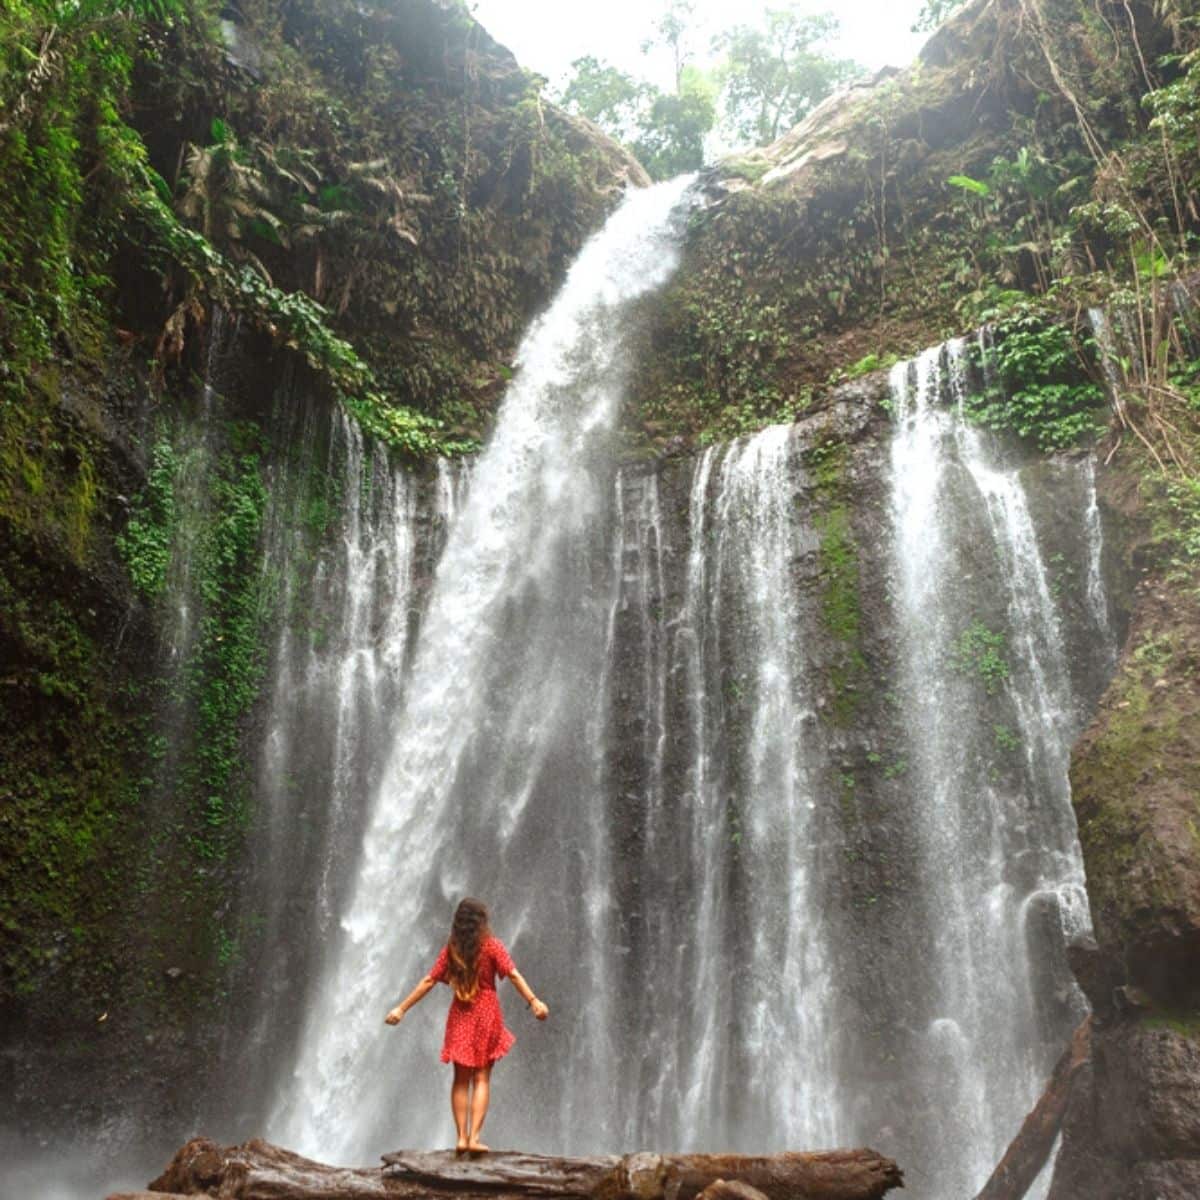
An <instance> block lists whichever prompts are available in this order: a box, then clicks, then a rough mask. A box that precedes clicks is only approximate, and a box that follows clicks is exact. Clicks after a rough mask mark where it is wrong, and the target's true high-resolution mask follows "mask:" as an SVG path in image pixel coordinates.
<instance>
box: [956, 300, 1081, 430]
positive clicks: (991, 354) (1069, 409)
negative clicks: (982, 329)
mask: <svg viewBox="0 0 1200 1200" xmlns="http://www.w3.org/2000/svg"><path fill="white" fill-rule="evenodd" d="M1090 348H1091V344H1090V340H1089V341H1086V342H1081V341H1080V339H1078V338H1077V337H1076V336H1075V335H1074V334H1073V332H1072V331H1071V330H1070V329H1069V328H1068V327H1067V326H1065V325H1063V324H1061V323H1060V322H1059V321H1057V320H1055V319H1053V318H1052V317H1049V316H1048V315H1047V314H1046V312H1045V311H1044V310H1043V309H1042V308H1040V307H1039V306H1037V305H1034V304H1021V305H1019V306H1017V307H1014V308H1012V309H1010V310H1008V311H1007V312H1005V313H1004V314H1003V315H1002V316H1001V317H1000V319H999V320H998V321H997V322H996V324H995V326H994V327H993V341H992V344H991V346H990V348H988V349H986V350H984V352H983V357H984V362H983V364H982V365H983V367H984V373H985V378H986V379H987V380H988V382H987V384H986V385H985V387H984V390H983V392H982V394H977V395H972V396H970V397H968V399H967V402H966V404H965V406H964V408H965V411H966V413H967V415H968V416H969V417H970V418H971V419H972V420H973V421H976V422H978V423H979V424H981V425H984V426H986V427H987V428H988V429H994V430H1007V431H1011V432H1013V433H1015V434H1017V435H1018V436H1019V437H1022V438H1026V439H1028V440H1029V441H1031V442H1033V443H1035V444H1036V445H1037V447H1038V448H1039V449H1040V450H1043V451H1051V450H1062V449H1065V448H1066V447H1068V446H1072V445H1074V444H1075V443H1076V442H1078V441H1079V440H1080V439H1081V438H1082V437H1084V436H1085V435H1086V434H1089V433H1095V432H1098V419H1097V418H1098V412H1097V410H1098V409H1099V407H1100V406H1101V405H1102V404H1103V402H1104V391H1103V389H1102V388H1101V387H1100V386H1099V385H1098V384H1096V383H1094V382H1092V381H1091V380H1090V379H1088V378H1087V377H1086V375H1085V374H1084V362H1085V359H1084V354H1085V353H1086V352H1087V351H1088V350H1090Z"/></svg>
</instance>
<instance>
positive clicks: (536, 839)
mask: <svg viewBox="0 0 1200 1200" xmlns="http://www.w3.org/2000/svg"><path fill="white" fill-rule="evenodd" d="M686 185H687V180H678V181H675V182H673V183H671V184H667V185H662V186H660V187H657V188H654V189H650V190H648V191H646V192H644V193H639V194H635V195H632V196H630V197H629V198H628V199H626V201H625V202H624V203H623V204H622V206H621V207H620V208H619V209H618V210H617V212H616V213H615V214H614V215H613V217H612V218H610V220H609V222H608V224H607V225H606V227H605V228H604V230H603V231H601V233H600V234H598V235H597V236H596V237H595V238H593V240H592V241H591V242H589V244H588V245H587V246H586V247H585V248H584V250H583V251H582V253H581V254H580V256H579V258H578V259H577V261H576V262H575V264H574V266H573V267H572V268H571V271H570V273H569V275H568V278H567V280H566V283H565V284H564V286H563V289H562V290H561V292H560V294H559V296H558V298H557V299H556V300H555V302H554V303H553V305H552V306H551V307H550V309H549V310H548V311H547V312H546V313H545V314H544V315H543V316H542V317H541V318H540V319H539V320H538V321H537V322H536V323H535V324H534V326H533V328H532V329H531V330H530V332H529V333H528V335H527V336H526V338H525V340H524V342H523V344H522V347H521V350H520V354H519V359H518V361H519V370H518V374H517V377H516V379H515V380H514V383H513V384H512V386H511V387H510V389H509V393H508V395H507V397H506V399H505V402H504V405H503V408H502V411H501V414H500V418H499V421H498V425H497V429H496V432H495V435H494V437H493V440H492V442H491V443H490V445H489V447H488V449H487V450H486V451H485V453H484V454H483V456H482V457H481V459H480V461H479V462H478V464H477V465H476V468H475V476H474V479H473V482H472V486H471V488H470V490H469V494H468V496H467V499H466V503H465V505H464V507H463V509H462V511H461V512H460V513H459V514H458V516H457V518H456V520H455V522H454V525H453V528H452V529H451V531H450V536H449V542H448V545H447V548H446V550H445V553H444V554H443V556H442V559H441V562H440V564H439V567H438V572H437V578H436V580H435V583H434V587H433V592H432V594H431V596H430V598H429V602H428V610H427V613H426V615H425V619H424V625H423V627H422V631H421V635H420V639H419V644H418V645H417V647H416V650H415V653H414V657H413V662H412V666H411V669H410V671H409V672H408V678H407V682H406V694H405V701H404V705H403V708H402V710H401V711H400V712H399V713H398V714H396V715H395V716H394V717H393V718H392V721H393V728H392V729H391V731H390V734H389V740H390V743H391V747H390V750H388V751H387V761H386V765H385V767H384V769H383V774H382V779H381V782H380V784H379V786H378V787H377V788H376V789H375V793H374V796H373V798H372V801H371V811H370V815H369V817H368V819H367V828H366V833H365V836H364V838H363V842H362V848H361V852H360V855H359V858H358V861H357V864H356V866H355V868H354V869H355V877H354V881H353V884H352V886H351V888H350V890H349V894H348V898H347V901H346V903H345V906H344V909H343V915H342V918H341V923H340V924H341V928H340V930H339V931H338V936H337V944H336V945H335V946H334V947H332V949H331V954H330V958H329V962H328V964H327V967H326V970H325V973H324V976H323V981H322V982H321V984H320V986H319V989H318V994H317V995H316V997H315V998H314V1000H313V1002H312V1003H311V1005H310V1007H309V1011H308V1014H307V1016H306V1020H305V1024H304V1031H303V1034H302V1036H301V1038H300V1043H299V1051H298V1055H297V1058H296V1062H295V1067H294V1071H293V1078H292V1081H291V1082H290V1086H286V1087H285V1088H284V1096H283V1101H282V1103H281V1104H280V1105H279V1107H278V1109H277V1111H276V1113H275V1115H274V1117H273V1118H272V1121H271V1131H272V1136H275V1137H277V1138H278V1139H279V1140H281V1141H284V1142H286V1143H288V1144H290V1145H295V1146H297V1147H298V1148H299V1149H301V1150H305V1151H310V1152H315V1153H320V1154H324V1155H326V1156H332V1157H334V1158H342V1157H345V1156H347V1155H351V1154H356V1153H357V1154H366V1153H369V1152H370V1151H372V1150H375V1151H377V1150H378V1148H379V1147H380V1146H381V1145H388V1144H392V1143H394V1142H395V1141H396V1139H397V1138H399V1137H401V1136H403V1137H405V1138H407V1139H408V1140H416V1141H427V1142H428V1141H433V1140H435V1139H436V1138H437V1134H438V1131H444V1129H445V1125H446V1118H445V1116H444V1112H443V1110H444V1107H445V1097H444V1096H443V1095H441V1091H442V1089H441V1088H438V1089H436V1094H435V1093H434V1091H433V1089H426V1088H422V1089H420V1092H419V1093H418V1094H417V1095H414V1090H415V1089H414V1088H413V1083H412V1081H413V1080H416V1079H421V1078H427V1077H428V1075H429V1072H428V1070H422V1069H421V1067H422V1064H426V1063H428V1062H429V1058H430V1050H429V1047H428V1046H426V1045H424V1044H422V1039H421V1036H420V1030H421V1028H422V1026H421V1025H420V1018H419V1017H418V1016H417V1015H416V1014H414V1016H413V1018H411V1019H410V1020H408V1021H407V1022H406V1023H405V1024H404V1025H402V1026H401V1027H400V1028H399V1029H397V1030H390V1029H387V1028H385V1027H384V1025H383V1024H382V1019H383V1014H384V1012H385V1011H386V1009H387V1008H388V1007H389V1006H390V1004H392V1003H394V1001H395V998H396V996H397V994H398V993H399V992H400V991H401V990H402V989H405V988H407V987H409V986H411V985H412V983H414V982H415V981H416V980H417V979H418V978H420V976H421V975H422V974H423V973H424V971H425V970H427V969H428V966H429V965H430V964H431V963H432V961H433V957H434V955H435V954H436V951H437V948H438V946H439V944H440V942H441V940H442V939H443V938H444V936H445V930H446V928H447V926H448V921H449V916H450V913H451V910H452V906H453V903H454V902H455V900H457V898H458V897H459V896H461V895H462V894H464V893H466V892H468V891H469V892H472V893H478V894H481V895H483V896H485V897H487V898H488V899H489V900H491V901H492V903H493V904H494V907H495V909H496V912H497V917H498V922H499V928H500V931H501V932H502V933H503V934H504V935H505V936H506V937H507V938H508V940H509V942H510V946H511V948H512V950H513V952H514V956H515V958H516V960H517V962H518V964H519V965H521V966H523V967H524V969H525V970H526V972H527V973H528V975H529V976H530V978H531V980H532V981H533V982H534V984H535V986H538V987H540V988H542V989H544V990H546V991H547V994H551V995H553V994H555V992H557V994H559V995H576V996H580V995H581V993H580V991H579V990H578V989H580V988H582V995H583V996H586V995H587V994H589V993H592V994H596V993H599V992H600V991H601V990H602V988H603V985H604V980H603V978H590V977H589V972H588V964H589V963H603V962H604V961H606V958H607V956H606V955H604V954H599V955H597V954H595V953H594V952H593V951H594V943H595V941H596V939H598V938H603V937H606V936H607V934H606V932H605V930H606V928H607V924H606V922H604V921H603V919H602V918H603V916H604V913H603V905H604V900H605V896H604V891H603V888H602V886H601V885H600V884H599V882H598V879H599V874H598V873H599V872H601V871H602V870H603V866H604V862H605V861H606V858H607V855H606V854H605V852H604V848H603V845H602V844H601V845H600V846H597V845H596V844H595V841H594V837H595V836H599V837H600V838H601V840H603V836H604V830H603V828H602V827H601V825H600V824H599V823H598V822H596V821H595V820H594V819H593V817H592V811H591V810H592V809H593V808H594V805H595V798H596V797H597V796H598V795H602V794H603V780H602V776H601V771H602V769H603V761H602V755H601V754H600V753H599V752H598V751H597V742H598V741H599V739H595V738H593V739H591V740H589V737H588V732H589V728H591V729H593V730H594V729H595V721H596V720H597V716H598V713H597V709H598V706H599V705H602V704H603V700H604V690H605V689H604V679H605V663H606V653H607V631H608V629H609V628H610V624H611V599H610V592H611V588H612V586H613V585H612V582H611V575H612V572H611V560H610V555H611V553H612V548H611V529H610V527H609V509H610V500H611V491H612V484H613V471H614V467H613V463H614V455H613V446H612V430H613V425H614V420H615V417H616V413H617V409H618V406H619V401H620V398H621V394H622V377H623V369H624V361H625V354H624V339H623V337H622V333H623V328H624V326H626V325H627V324H628V319H629V318H628V314H629V306H630V302H631V301H632V300H633V299H635V298H636V297H637V296H639V295H641V294H644V293H645V292H647V291H649V290H650V289H652V288H654V287H656V286H658V285H659V284H661V283H662V282H664V281H665V280H666V278H667V277H668V276H669V275H670V273H671V271H672V270H673V268H674V265H675V259H676V249H675V247H676V240H677V239H676V225H677V220H676V217H675V215H674V214H675V211H676V209H677V207H678V205H679V201H680V199H681V197H682V195H683V192H684V189H685V187H686ZM429 1007H430V1008H432V1005H431V1006H429ZM599 1011H600V1009H599V1006H591V1007H588V1006H583V1005H581V1006H580V1008H579V1009H577V1010H576V1011H574V1012H569V1013H563V1014H562V1015H561V1017H560V1020H559V1023H558V1025H557V1026H555V1025H553V1024H551V1025H550V1027H549V1029H548V1030H547V1031H546V1034H545V1035H543V1033H542V1030H541V1029H537V1030H534V1029H528V1028H527V1027H526V1026H525V1025H522V1024H518V1036H519V1037H521V1038H522V1039H524V1038H526V1037H528V1038H529V1040H530V1041H533V1040H534V1039H535V1038H540V1039H541V1047H540V1048H539V1054H538V1057H537V1060H536V1061H534V1060H533V1059H532V1057H531V1056H528V1055H527V1056H525V1057H524V1058H523V1059H519V1060H518V1061H519V1066H520V1068H521V1083H522V1085H523V1086H522V1087H521V1091H522V1093H523V1094H524V1095H526V1096H527V1097H528V1099H527V1100H526V1101H525V1103H526V1104H527V1105H528V1106H529V1107H530V1108H531V1109H533V1110H534V1112H536V1113H537V1114H538V1117H539V1118H540V1119H539V1120H536V1121H535V1120H527V1121H525V1122H523V1124H524V1125H525V1127H526V1128H528V1129H529V1130H530V1131H531V1132H532V1131H534V1130H537V1131H538V1138H537V1140H538V1141H539V1142H540V1143H541V1144H543V1145H545V1144H547V1143H549V1142H550V1141H552V1140H559V1138H560V1137H561V1139H562V1140H563V1141H565V1140H566V1139H567V1131H565V1130H562V1128H561V1121H562V1114H561V1111H560V1110H559V1108H558V1106H557V1105H554V1104H544V1103H541V1102H540V1097H542V1096H547V1095H549V1094H551V1093H550V1087H551V1086H552V1084H551V1082H550V1081H555V1083H557V1082H558V1081H559V1080H560V1078H561V1072H562V1068H563V1066H564V1065H565V1063H566V1061H568V1056H569V1055H571V1046H572V1043H574V1044H575V1046H576V1049H575V1051H574V1058H575V1060H576V1061H577V1060H578V1059H580V1058H582V1057H583V1056H584V1055H586V1054H587V1053H588V1049H589V1047H591V1046H595V1045H597V1044H600V1040H601V1038H602V1030H600V1029H598V1028H596V1025H597V1019H596V1018H597V1016H598V1014H599ZM420 1016H421V1017H426V1016H428V1017H429V1020H431V1021H433V1020H434V1018H433V1017H432V1016H431V1015H430V1014H429V1011H428V1009H426V1010H424V1011H422V1012H421V1014H420ZM539 1072H540V1078H541V1086H540V1087H539V1086H538V1075H539ZM593 1080H594V1082H596V1083H600V1082H602V1080H603V1064H599V1065H598V1066H597V1069H596V1072H595V1074H594V1075H593ZM577 1132H578V1131H577ZM602 1133H603V1130H600V1129H598V1128H596V1127H594V1126H593V1129H592V1130H591V1131H589V1133H588V1136H590V1137H594V1136H597V1135H599V1134H602ZM560 1144H562V1142H561V1141H560Z"/></svg>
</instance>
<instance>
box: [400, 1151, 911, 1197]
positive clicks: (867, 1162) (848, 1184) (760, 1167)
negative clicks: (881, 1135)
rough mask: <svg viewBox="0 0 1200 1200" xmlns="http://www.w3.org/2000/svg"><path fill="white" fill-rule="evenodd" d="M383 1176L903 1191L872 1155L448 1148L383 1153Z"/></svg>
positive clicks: (530, 1186) (637, 1193) (695, 1188)
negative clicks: (578, 1153)
mask: <svg viewBox="0 0 1200 1200" xmlns="http://www.w3.org/2000/svg"><path fill="white" fill-rule="evenodd" d="M383 1161H384V1163H385V1164H387V1165H386V1167H385V1173H386V1175H387V1177H388V1178H389V1179H394V1180H397V1181H400V1182H404V1183H408V1184H417V1185H423V1186H425V1187H426V1188H428V1189H430V1190H431V1191H433V1192H454V1193H456V1194H462V1193H463V1192H479V1191H490V1192H503V1193H505V1194H506V1195H512V1196H555V1197H562V1198H566V1197H579V1198H581V1200H582V1198H585V1197H586V1198H590V1200H696V1197H698V1196H699V1195H700V1193H701V1192H703V1191H704V1190H705V1189H706V1188H708V1187H709V1186H710V1185H711V1184H714V1183H716V1182H717V1181H718V1180H721V1181H724V1182H729V1183H733V1182H736V1183H743V1184H746V1185H748V1186H749V1187H751V1188H754V1189H756V1190H757V1191H759V1192H761V1193H762V1194H763V1195H764V1196H765V1197H766V1200H876V1197H880V1196H883V1195H884V1194H885V1193H886V1192H888V1191H890V1190H891V1189H892V1188H894V1187H903V1182H902V1176H901V1173H900V1169H899V1167H897V1166H896V1164H895V1163H894V1162H892V1161H891V1160H890V1159H887V1158H884V1157H883V1156H882V1155H879V1154H876V1153H875V1152H874V1151H873V1150H828V1151H824V1152H823V1153H816V1154H797V1153H785V1154H771V1155H750V1154H679V1155H672V1154H645V1153H643V1154H628V1155H626V1156H625V1157H624V1158H586V1159H579V1158H555V1157H550V1156H547V1155H540V1154H517V1153H513V1152H510V1151H493V1152H492V1153H490V1154H488V1155H486V1156H484V1157H481V1158H475V1159H472V1158H463V1159H458V1158H455V1157H454V1156H453V1154H451V1152H450V1151H433V1152H419V1151H409V1150H401V1151H397V1152H396V1153H394V1154H385V1155H384V1156H383Z"/></svg>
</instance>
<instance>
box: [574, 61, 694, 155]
mask: <svg viewBox="0 0 1200 1200" xmlns="http://www.w3.org/2000/svg"><path fill="white" fill-rule="evenodd" d="M571 66H572V67H573V68H574V71H575V73H574V74H573V75H572V76H571V78H570V80H569V81H568V83H567V85H566V87H565V88H564V89H563V91H562V93H561V101H562V104H563V106H564V107H565V108H568V109H570V110H571V111H572V112H576V113H578V114H579V115H580V116H584V117H587V118H588V120H590V121H595V123H596V124H597V125H599V126H600V128H601V129H603V130H604V131H605V133H608V134H609V135H611V136H612V137H614V138H616V139H617V140H618V141H620V142H623V143H625V145H627V146H628V147H629V148H630V149H631V150H632V151H633V153H634V154H635V155H636V156H637V158H638V160H639V161H640V162H641V164H642V165H643V166H644V167H645V168H646V170H647V171H648V172H649V174H650V177H651V178H652V179H670V178H671V176H673V175H679V174H682V173H683V172H684V171H695V170H698V169H699V168H700V167H702V166H703V165H704V140H705V138H706V136H707V135H708V133H709V131H710V130H711V129H712V127H713V125H714V123H715V122H716V117H717V100H716V87H715V85H714V84H713V82H712V80H711V78H710V77H709V76H707V75H705V74H704V73H703V72H701V71H698V70H697V69H696V68H695V67H684V68H683V70H682V72H681V73H680V77H679V83H678V91H677V92H676V93H675V94H672V93H670V92H663V91H660V90H659V89H658V88H656V87H655V86H654V85H653V84H651V83H644V82H642V81H640V80H636V79H634V78H633V76H631V75H627V74H625V72H623V71H618V70H617V69H616V68H615V67H612V66H609V65H608V64H607V63H605V62H603V61H601V60H599V59H596V58H593V57H592V56H590V55H589V56H587V57H585V58H578V59H576V60H575V61H574V62H573V63H572V64H571Z"/></svg>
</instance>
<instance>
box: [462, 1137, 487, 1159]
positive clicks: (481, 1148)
mask: <svg viewBox="0 0 1200 1200" xmlns="http://www.w3.org/2000/svg"><path fill="white" fill-rule="evenodd" d="M490 1149H491V1147H490V1146H485V1145H484V1144H483V1143H482V1142H475V1141H472V1142H469V1143H468V1144H467V1153H468V1154H469V1155H471V1157H472V1158H474V1157H475V1156H476V1155H478V1154H487V1153H488V1151H489V1150H490Z"/></svg>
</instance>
